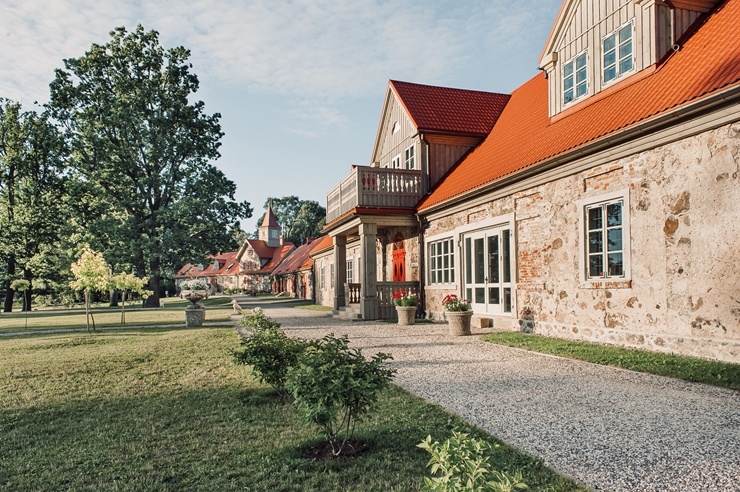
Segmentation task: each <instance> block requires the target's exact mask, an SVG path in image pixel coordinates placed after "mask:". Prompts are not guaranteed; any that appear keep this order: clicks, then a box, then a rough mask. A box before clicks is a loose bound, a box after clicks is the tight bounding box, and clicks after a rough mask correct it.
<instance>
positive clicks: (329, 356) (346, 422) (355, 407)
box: [286, 334, 396, 456]
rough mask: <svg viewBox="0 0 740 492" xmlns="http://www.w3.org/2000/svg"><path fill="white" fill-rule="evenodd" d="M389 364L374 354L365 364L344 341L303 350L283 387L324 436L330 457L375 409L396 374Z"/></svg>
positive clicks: (325, 342)
mask: <svg viewBox="0 0 740 492" xmlns="http://www.w3.org/2000/svg"><path fill="white" fill-rule="evenodd" d="M388 359H392V357H391V356H390V355H387V354H383V353H378V354H376V355H374V356H373V357H372V358H371V359H370V360H367V359H365V357H363V355H362V353H361V351H360V350H359V349H351V348H349V339H348V338H347V337H340V338H336V337H334V335H333V334H329V335H327V336H325V337H324V338H322V339H321V340H319V341H317V342H315V343H312V344H311V345H309V346H307V347H306V349H305V350H304V351H303V353H301V354H300V356H299V357H298V364H297V365H296V366H295V367H293V368H291V369H290V370H288V380H287V382H286V387H287V388H288V391H290V393H291V394H292V395H293V399H294V403H295V405H296V406H297V408H298V411H299V412H300V414H301V416H302V417H303V419H304V420H305V421H306V422H307V423H310V424H315V425H316V426H318V427H319V429H321V431H323V433H324V434H325V436H326V439H327V441H328V443H329V444H330V445H331V450H332V454H333V455H334V456H339V455H340V454H342V451H343V450H344V449H345V446H346V445H347V442H348V441H349V440H350V439H351V438H352V435H353V433H354V429H355V425H356V422H357V420H359V419H361V418H362V417H363V416H365V415H366V414H368V413H369V412H370V411H371V410H372V409H373V407H374V406H375V404H376V402H377V400H378V396H379V394H380V392H381V390H383V389H385V388H386V387H387V386H388V384H389V382H390V380H391V378H392V377H393V375H394V374H395V372H396V371H395V370H394V369H390V368H388V367H386V366H385V361H387V360H388Z"/></svg>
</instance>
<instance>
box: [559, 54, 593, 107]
mask: <svg viewBox="0 0 740 492" xmlns="http://www.w3.org/2000/svg"><path fill="white" fill-rule="evenodd" d="M587 62H588V57H587V56H586V52H585V51H584V52H583V53H581V54H580V55H578V56H577V57H575V58H573V59H572V60H570V61H569V62H568V63H566V64H565V65H563V104H569V103H571V102H573V101H575V100H576V99H578V98H580V97H583V96H585V95H586V94H587V93H588V78H587V75H588V72H587V69H586V67H587Z"/></svg>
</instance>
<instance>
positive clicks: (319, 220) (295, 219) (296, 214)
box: [257, 195, 326, 245]
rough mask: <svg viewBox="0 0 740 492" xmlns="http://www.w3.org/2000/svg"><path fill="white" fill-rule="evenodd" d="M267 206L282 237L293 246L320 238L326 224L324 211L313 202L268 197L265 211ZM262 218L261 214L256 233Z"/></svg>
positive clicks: (293, 198) (295, 197) (293, 197)
mask: <svg viewBox="0 0 740 492" xmlns="http://www.w3.org/2000/svg"><path fill="white" fill-rule="evenodd" d="M268 205H270V206H271V207H272V212H273V213H274V214H275V218H277V221H278V223H279V224H280V226H281V227H282V228H283V237H285V239H286V241H290V242H292V243H294V244H298V245H300V244H304V243H305V242H306V240H307V239H308V238H311V237H318V236H320V235H321V229H322V228H323V227H324V225H325V224H326V209H325V208H324V207H322V206H321V205H319V202H317V201H314V200H301V199H300V198H298V197H297V196H295V195H290V196H284V197H282V198H272V197H269V198H268V199H267V200H266V201H265V205H264V207H265V209H267V206H268ZM264 217H265V216H264V214H263V215H262V217H261V218H260V220H259V222H258V223H257V230H258V231H259V227H260V226H261V225H262V220H263V219H264ZM257 235H258V234H257Z"/></svg>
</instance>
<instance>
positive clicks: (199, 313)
mask: <svg viewBox="0 0 740 492" xmlns="http://www.w3.org/2000/svg"><path fill="white" fill-rule="evenodd" d="M204 319H206V310H205V309H186V310H185V326H186V327H188V328H193V327H196V326H203V320H204Z"/></svg>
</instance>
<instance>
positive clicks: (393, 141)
mask: <svg viewBox="0 0 740 492" xmlns="http://www.w3.org/2000/svg"><path fill="white" fill-rule="evenodd" d="M396 122H398V124H399V125H400V129H399V131H398V132H396V133H393V125H394V123H396ZM415 136H416V127H415V126H414V124H413V123H412V122H411V119H410V118H409V116H408V114H407V113H406V110H405V109H404V107H403V105H402V104H401V103H400V102H399V101H398V98H396V95H395V94H394V93H393V91H390V90H389V98H388V105H387V107H386V110H385V113H384V115H383V121H382V122H381V126H380V139H379V141H378V148H377V149H375V156H374V157H373V159H374V161H373V163H372V166H373V167H390V165H391V160H392V159H393V158H394V157H396V156H397V155H400V156H401V166H402V167H403V165H404V151H405V150H406V149H407V148H409V147H410V146H411V145H416V144H417V142H418V138H415ZM415 150H416V151H415V156H416V157H415V169H421V167H420V165H419V164H420V163H419V157H418V156H419V154H420V152H419V146H418V145H416V149H415Z"/></svg>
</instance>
